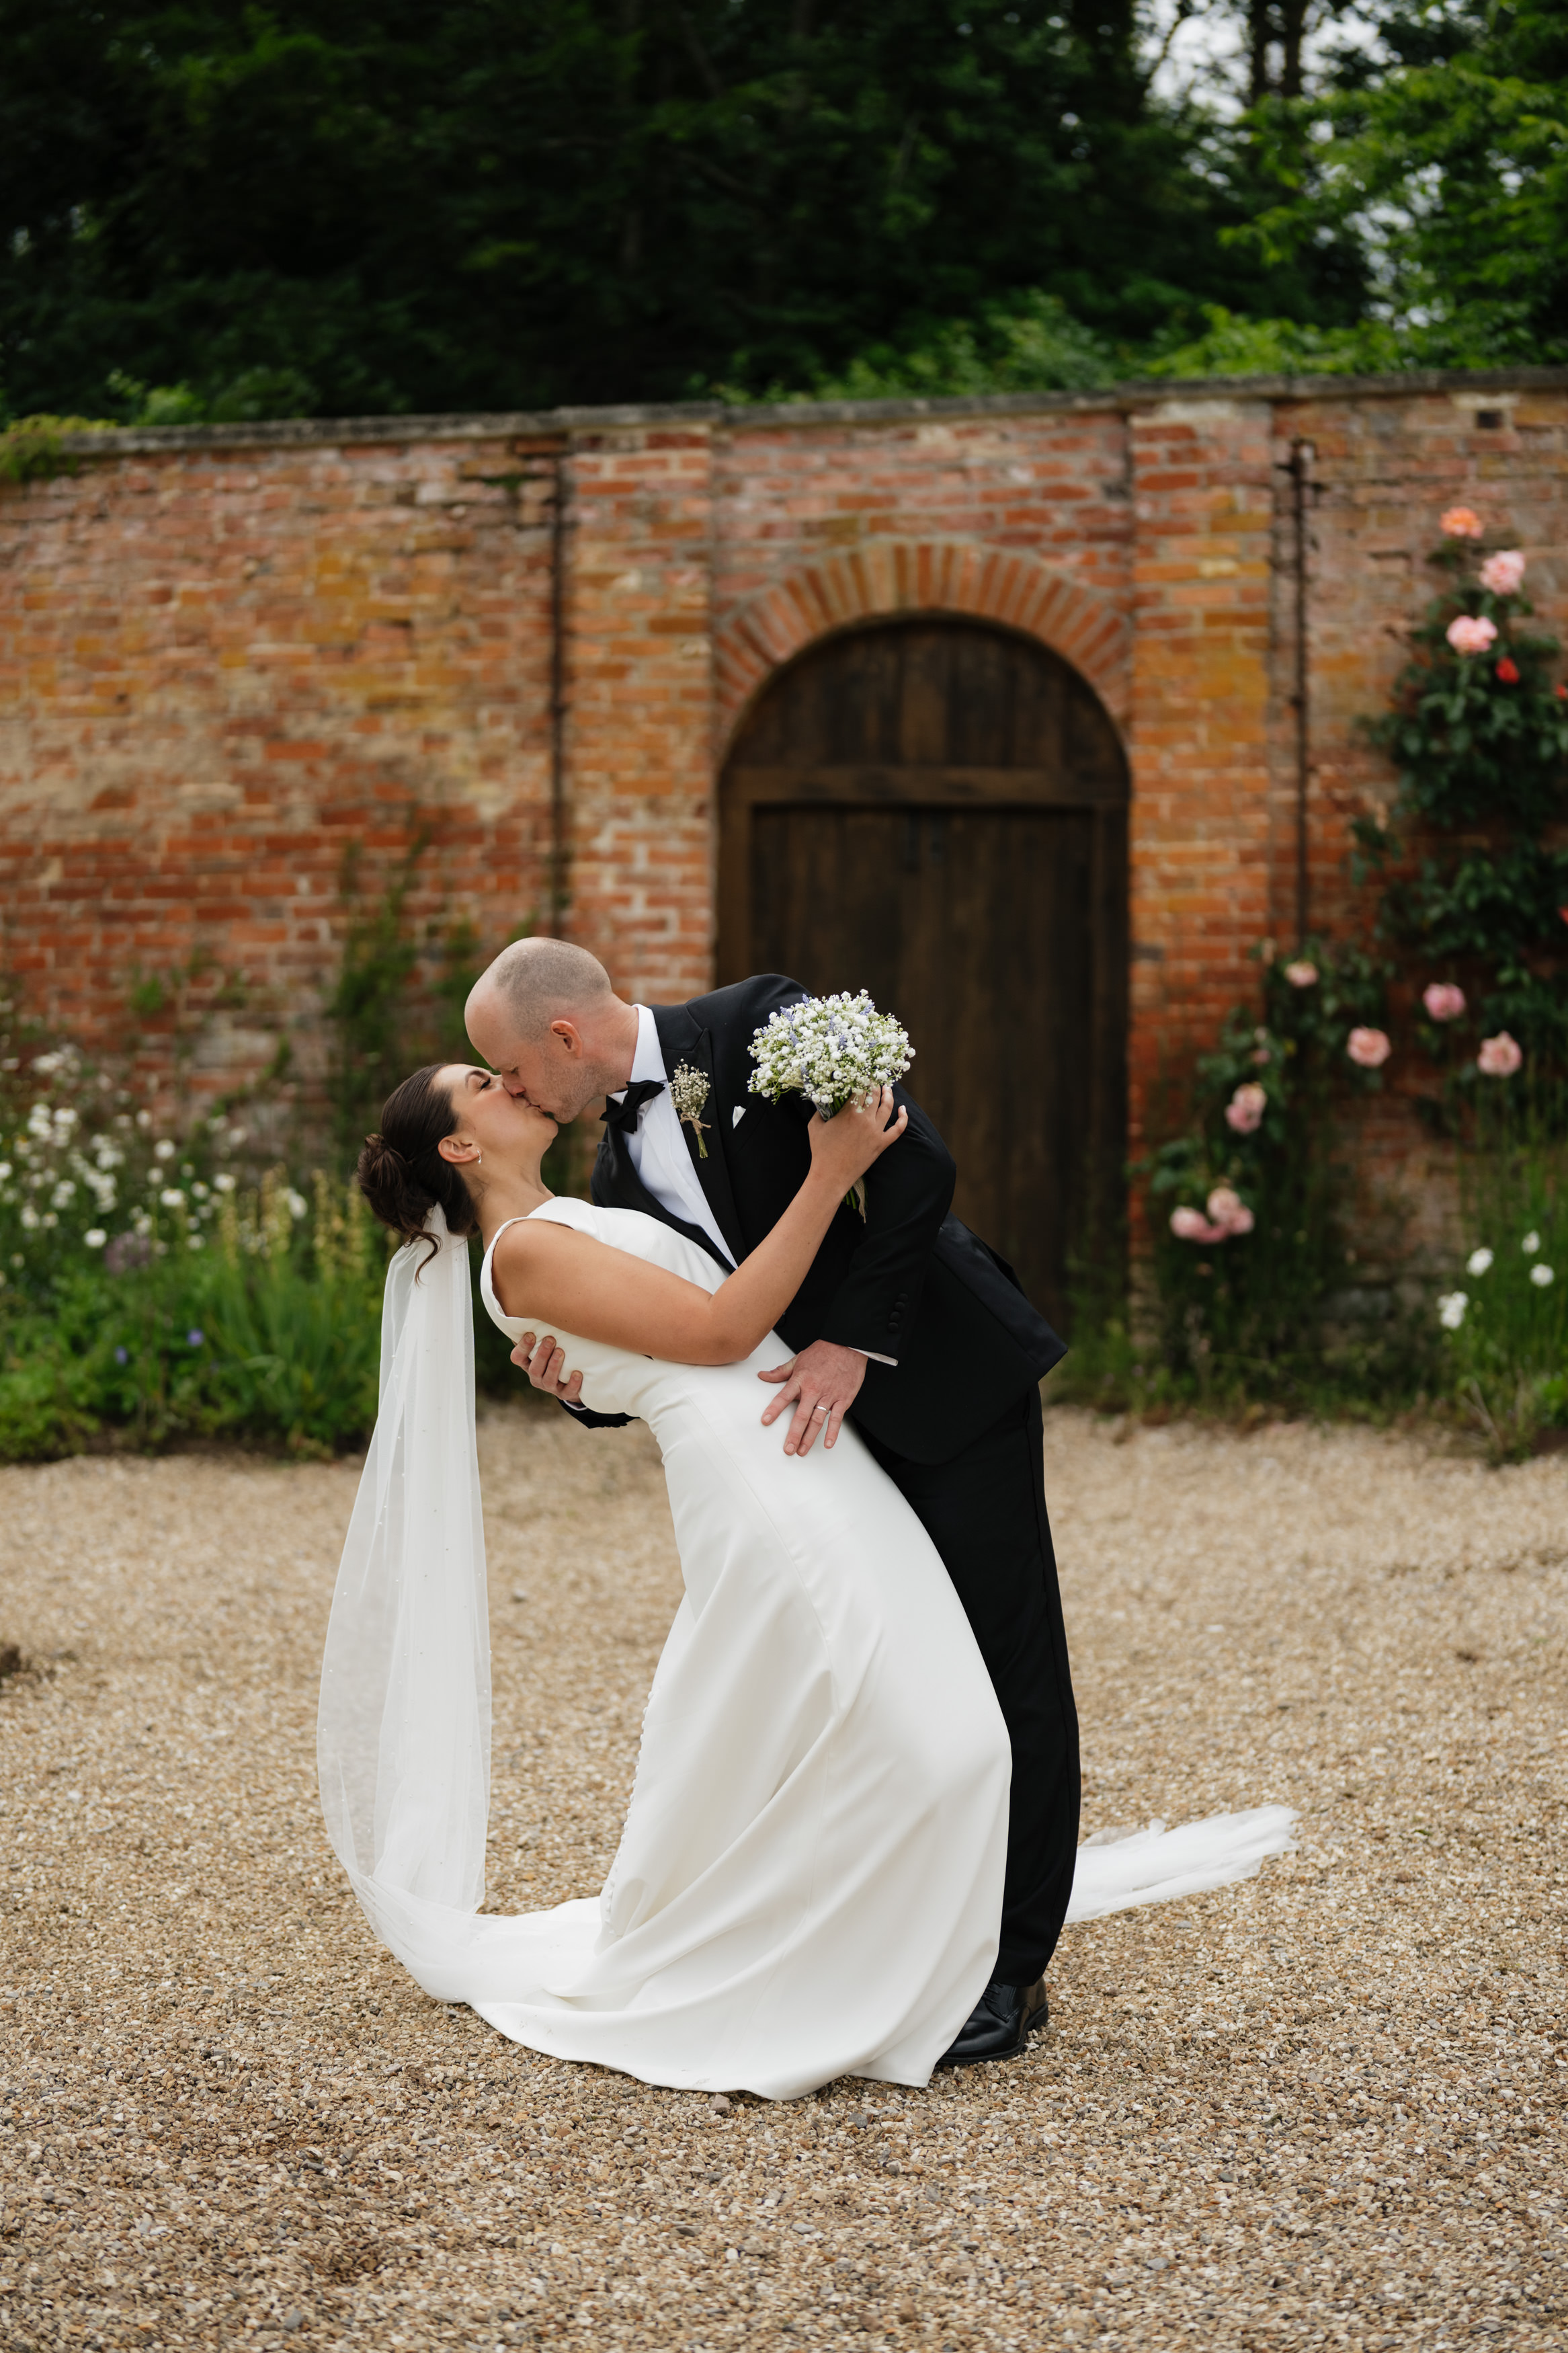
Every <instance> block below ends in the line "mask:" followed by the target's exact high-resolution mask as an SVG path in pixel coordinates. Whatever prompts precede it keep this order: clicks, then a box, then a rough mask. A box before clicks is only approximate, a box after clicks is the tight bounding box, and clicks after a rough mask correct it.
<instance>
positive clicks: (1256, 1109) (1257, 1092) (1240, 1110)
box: [1225, 1079, 1268, 1135]
mask: <svg viewBox="0 0 1568 2353" xmlns="http://www.w3.org/2000/svg"><path fill="white" fill-rule="evenodd" d="M1267 1103H1268V1093H1267V1092H1266V1090H1265V1089H1264V1088H1262V1087H1260V1086H1259V1085H1258V1082H1257V1081H1256V1080H1255V1079H1249V1080H1248V1081H1247V1083H1246V1085H1245V1086H1239V1087H1237V1091H1236V1092H1235V1093H1234V1094H1233V1095H1232V1097H1231V1099H1230V1101H1229V1102H1228V1103H1226V1107H1225V1117H1226V1126H1227V1127H1231V1128H1234V1129H1235V1131H1236V1133H1237V1135H1250V1134H1252V1133H1253V1131H1254V1129H1256V1128H1258V1127H1260V1126H1261V1125H1262V1123H1263V1113H1264V1107H1265V1105H1266V1104H1267Z"/></svg>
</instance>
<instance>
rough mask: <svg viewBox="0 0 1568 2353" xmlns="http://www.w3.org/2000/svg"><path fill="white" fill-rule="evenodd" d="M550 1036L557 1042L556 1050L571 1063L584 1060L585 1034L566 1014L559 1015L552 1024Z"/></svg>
mask: <svg viewBox="0 0 1568 2353" xmlns="http://www.w3.org/2000/svg"><path fill="white" fill-rule="evenodd" d="M549 1034H550V1036H551V1037H552V1039H554V1041H555V1046H556V1050H557V1051H558V1052H560V1053H563V1054H564V1055H565V1056H566V1058H567V1060H569V1061H573V1062H580V1061H581V1060H583V1033H582V1031H581V1030H580V1029H578V1027H577V1024H576V1023H575V1021H572V1020H569V1019H568V1018H567V1017H566V1015H565V1014H564V1013H563V1014H559V1015H557V1017H556V1018H555V1019H554V1020H553V1021H552V1023H551V1025H550V1033H549Z"/></svg>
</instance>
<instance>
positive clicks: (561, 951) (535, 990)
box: [467, 940, 615, 1045]
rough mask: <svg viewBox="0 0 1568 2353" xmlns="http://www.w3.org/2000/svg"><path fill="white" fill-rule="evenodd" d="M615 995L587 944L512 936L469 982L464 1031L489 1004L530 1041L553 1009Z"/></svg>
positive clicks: (600, 1002) (586, 1007)
mask: <svg viewBox="0 0 1568 2353" xmlns="http://www.w3.org/2000/svg"><path fill="white" fill-rule="evenodd" d="M614 995H615V991H614V989H612V987H610V976H609V974H608V973H607V972H606V971H605V967H604V965H602V964H601V963H600V962H599V959H598V957H597V956H591V955H589V954H588V951H587V949H586V948H578V947H574V946H573V944H572V943H571V941H570V940H514V941H513V942H512V944H511V945H510V947H509V948H502V950H501V952H500V955H499V956H497V958H496V960H495V962H494V964H492V965H490V966H489V969H488V970H487V971H485V972H483V973H481V974H480V976H479V979H478V980H477V981H476V982H475V983H474V986H473V989H472V991H471V992H470V994H469V997H468V1016H467V1018H468V1035H469V1037H470V1038H473V1036H474V1016H475V1014H476V1013H478V1014H479V1018H480V1019H481V1020H483V1019H484V1018H485V1013H486V1008H492V1009H493V1010H494V1011H495V1012H497V1013H499V1014H500V1015H501V1016H502V1018H504V1019H505V1020H506V1022H507V1023H508V1025H509V1027H510V1031H511V1034H512V1035H513V1036H514V1037H515V1038H518V1039H523V1040H525V1041H528V1042H532V1041H534V1040H536V1039H541V1038H542V1037H543V1035H544V1033H545V1031H546V1030H547V1029H549V1027H550V1025H551V1023H552V1021H553V1020H554V1019H555V1018H556V1016H557V1014H560V1013H569V1014H576V1013H591V1012H592V1011H593V1010H594V1008H595V1007H598V1008H601V1009H602V1008H604V1007H605V1005H607V1004H608V1003H609V1001H610V999H611V998H612V997H614ZM474 1043H475V1044H476V1045H478V1043H479V1040H478V1039H474Z"/></svg>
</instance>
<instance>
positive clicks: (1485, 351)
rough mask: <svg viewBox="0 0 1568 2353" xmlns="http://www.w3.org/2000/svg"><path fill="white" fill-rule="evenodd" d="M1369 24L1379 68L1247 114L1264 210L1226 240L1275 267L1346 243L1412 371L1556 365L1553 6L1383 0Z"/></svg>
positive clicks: (1560, 226)
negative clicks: (1352, 246)
mask: <svg viewBox="0 0 1568 2353" xmlns="http://www.w3.org/2000/svg"><path fill="white" fill-rule="evenodd" d="M1379 31H1380V36H1381V40H1380V50H1381V58H1380V59H1379V60H1377V61H1374V60H1373V59H1371V58H1369V57H1368V55H1367V53H1366V52H1365V50H1364V49H1363V50H1362V51H1360V52H1359V53H1358V52H1351V53H1348V54H1347V55H1346V57H1345V58H1344V59H1343V60H1342V66H1341V70H1340V72H1339V74H1338V75H1337V77H1335V79H1334V80H1333V81H1331V84H1330V86H1329V87H1328V88H1326V89H1325V90H1323V91H1321V93H1320V94H1318V95H1317V96H1315V97H1311V98H1308V99H1305V100H1300V101H1299V102H1297V103H1294V104H1289V103H1283V102H1280V101H1278V100H1276V101H1271V102H1270V103H1269V104H1268V105H1267V106H1265V107H1263V108H1260V109H1258V110H1257V111H1256V112H1255V113H1254V115H1253V116H1252V117H1251V118H1250V121H1251V127H1252V131H1253V135H1254V137H1255V140H1256V142H1257V146H1258V160H1259V169H1260V174H1261V176H1260V184H1259V187H1260V198H1261V200H1260V201H1259V203H1258V206H1257V208H1256V211H1255V214H1254V216H1253V217H1252V219H1251V220H1250V221H1249V222H1248V223H1247V225H1246V226H1245V227H1243V228H1241V229H1240V230H1239V231H1237V232H1235V234H1236V235H1237V237H1238V239H1239V240H1240V241H1241V242H1243V243H1245V244H1247V245H1248V246H1250V247H1251V248H1252V249H1253V250H1254V251H1255V252H1256V253H1257V255H1258V259H1260V261H1262V262H1264V263H1265V264H1267V265H1268V266H1270V267H1273V268H1276V269H1282V268H1284V267H1286V266H1287V265H1288V264H1289V261H1290V260H1291V259H1298V260H1299V259H1302V258H1303V257H1305V256H1307V255H1309V254H1310V253H1311V252H1312V251H1313V250H1314V249H1316V248H1318V247H1319V246H1320V244H1321V242H1322V241H1323V240H1325V239H1328V240H1333V239H1337V238H1342V237H1345V236H1347V235H1348V236H1350V237H1353V239H1354V240H1355V242H1356V244H1357V245H1358V246H1359V247H1360V248H1361V250H1362V252H1363V255H1364V257H1365V262H1366V267H1367V269H1368V271H1369V275H1370V278H1371V280H1372V282H1373V283H1374V284H1375V286H1376V288H1377V303H1376V308H1377V312H1378V314H1379V315H1380V316H1381V317H1383V318H1384V319H1385V320H1386V321H1387V322H1388V323H1389V325H1390V326H1391V327H1392V328H1393V329H1394V331H1395V332H1397V333H1398V335H1399V337H1400V341H1401V343H1402V345H1403V346H1404V348H1405V351H1406V353H1407V354H1408V357H1409V359H1410V360H1411V361H1413V362H1415V364H1422V365H1426V366H1450V367H1487V366H1496V365H1499V364H1506V363H1509V362H1515V363H1518V362H1524V363H1528V364H1541V363H1543V362H1548V361H1556V360H1562V359H1564V358H1568V119H1565V115H1564V109H1563V87H1564V83H1565V82H1568V16H1565V14H1564V11H1563V7H1562V6H1561V5H1560V0H1514V5H1512V6H1510V7H1506V8H1504V7H1497V8H1494V7H1490V6H1484V7H1483V6H1481V5H1477V0H1457V5H1433V6H1406V5H1394V6H1390V7H1389V8H1387V9H1386V10H1385V11H1384V12H1381V19H1380V24H1379ZM1384 59H1386V60H1387V62H1386V63H1383V62H1382V60H1384ZM1270 182H1271V183H1272V188H1271V192H1269V188H1268V184H1269V183H1270Z"/></svg>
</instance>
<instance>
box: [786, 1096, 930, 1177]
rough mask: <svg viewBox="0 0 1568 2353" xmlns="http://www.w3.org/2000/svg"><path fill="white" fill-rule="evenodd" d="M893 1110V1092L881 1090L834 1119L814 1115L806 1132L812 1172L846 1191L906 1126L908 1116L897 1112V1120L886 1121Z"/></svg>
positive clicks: (818, 1113) (854, 1104)
mask: <svg viewBox="0 0 1568 2353" xmlns="http://www.w3.org/2000/svg"><path fill="white" fill-rule="evenodd" d="M892 1109H893V1090H892V1088H891V1087H882V1088H880V1089H879V1091H878V1092H877V1093H876V1094H874V1095H871V1096H869V1097H868V1100H867V1101H866V1102H865V1103H850V1104H849V1105H848V1106H847V1108H846V1109H845V1110H843V1111H841V1112H839V1113H838V1114H837V1117H836V1118H834V1119H824V1118H823V1116H822V1113H820V1112H815V1113H813V1114H812V1120H811V1124H810V1126H809V1127H808V1128H807V1130H806V1134H808V1135H809V1136H810V1138H811V1165H812V1168H813V1171H814V1172H816V1171H817V1170H820V1171H821V1173H822V1174H823V1175H824V1176H827V1177H829V1178H830V1179H831V1180H832V1182H833V1184H834V1185H835V1186H837V1188H838V1190H839V1191H840V1192H841V1193H846V1192H847V1191H848V1189H849V1187H850V1186H851V1185H853V1184H854V1182H855V1179H856V1178H857V1177H858V1176H864V1175H865V1174H866V1171H867V1169H868V1168H869V1166H871V1163H872V1162H873V1160H879V1159H880V1158H881V1156H882V1155H883V1153H884V1152H886V1150H887V1149H888V1146H889V1145H890V1144H897V1142H898V1140H899V1138H900V1135H902V1134H903V1132H904V1130H905V1128H906V1127H907V1126H908V1125H909V1124H910V1115H909V1113H908V1112H907V1111H900V1113H898V1116H897V1117H896V1118H889V1113H891V1112H892Z"/></svg>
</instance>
